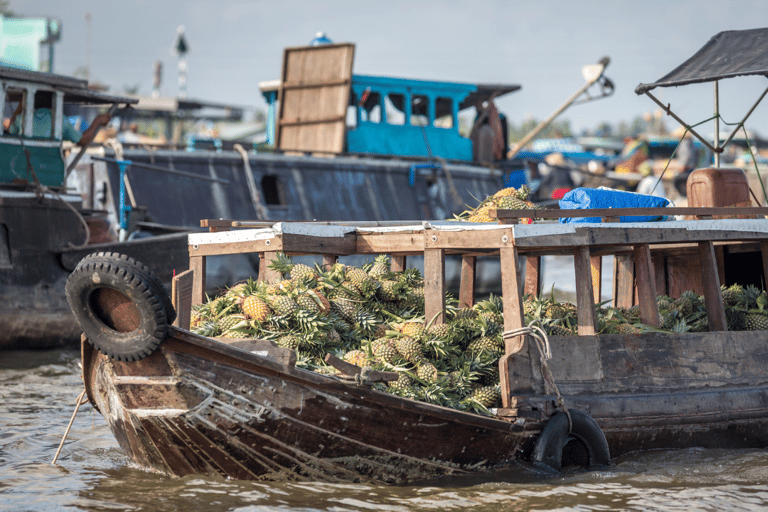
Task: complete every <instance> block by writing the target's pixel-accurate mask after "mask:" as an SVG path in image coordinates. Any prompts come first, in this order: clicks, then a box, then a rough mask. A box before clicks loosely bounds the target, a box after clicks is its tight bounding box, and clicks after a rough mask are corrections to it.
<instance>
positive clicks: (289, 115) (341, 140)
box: [275, 43, 355, 153]
mask: <svg viewBox="0 0 768 512" xmlns="http://www.w3.org/2000/svg"><path fill="white" fill-rule="evenodd" d="M354 48H355V47H354V45H352V44H347V43H345V44H329V45H321V46H308V47H297V48H286V49H285V51H284V53H283V65H282V73H281V83H280V87H279V88H278V97H279V98H280V109H279V112H278V115H277V123H276V130H275V137H276V147H277V149H279V150H281V151H297V152H319V153H341V152H343V151H344V146H345V142H346V126H345V124H346V114H347V106H348V105H349V95H350V85H349V84H350V83H351V80H352V61H353V58H354Z"/></svg>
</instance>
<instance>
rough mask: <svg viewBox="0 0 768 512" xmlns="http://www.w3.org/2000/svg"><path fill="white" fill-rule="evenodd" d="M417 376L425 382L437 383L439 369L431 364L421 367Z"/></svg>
mask: <svg viewBox="0 0 768 512" xmlns="http://www.w3.org/2000/svg"><path fill="white" fill-rule="evenodd" d="M416 376H417V377H418V378H420V379H421V380H423V381H425V382H437V368H435V365H433V364H432V363H429V362H424V363H422V364H421V365H419V368H418V369H417V370H416Z"/></svg>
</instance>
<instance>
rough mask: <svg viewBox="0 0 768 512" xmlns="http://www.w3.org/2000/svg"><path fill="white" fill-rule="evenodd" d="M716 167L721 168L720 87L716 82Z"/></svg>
mask: <svg viewBox="0 0 768 512" xmlns="http://www.w3.org/2000/svg"><path fill="white" fill-rule="evenodd" d="M714 84H715V167H720V152H719V151H717V150H718V149H720V86H719V84H718V82H717V80H715V82H714Z"/></svg>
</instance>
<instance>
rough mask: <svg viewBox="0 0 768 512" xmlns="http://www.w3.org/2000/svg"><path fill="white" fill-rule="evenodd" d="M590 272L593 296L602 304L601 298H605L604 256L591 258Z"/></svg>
mask: <svg viewBox="0 0 768 512" xmlns="http://www.w3.org/2000/svg"><path fill="white" fill-rule="evenodd" d="M589 271H590V273H591V274H592V294H593V295H594V296H595V300H596V301H597V302H600V298H601V297H602V296H603V288H602V284H603V283H602V281H603V257H602V256H598V255H595V256H592V255H590V256H589Z"/></svg>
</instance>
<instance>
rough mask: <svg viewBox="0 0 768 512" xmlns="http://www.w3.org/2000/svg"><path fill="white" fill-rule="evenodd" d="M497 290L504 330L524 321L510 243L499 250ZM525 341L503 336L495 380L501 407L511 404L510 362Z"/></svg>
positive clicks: (516, 258) (523, 323)
mask: <svg viewBox="0 0 768 512" xmlns="http://www.w3.org/2000/svg"><path fill="white" fill-rule="evenodd" d="M499 259H500V263H501V293H502V303H503V309H504V331H511V330H514V329H519V328H521V327H523V326H524V325H525V316H524V314H523V300H522V297H521V296H520V268H519V266H518V263H519V259H518V254H517V249H516V248H515V247H514V246H511V247H503V248H502V249H501V250H500V254H499ZM524 343H525V336H516V337H514V338H512V337H507V338H505V339H504V355H503V356H502V357H501V359H500V360H499V380H500V382H501V402H502V405H503V407H513V406H514V404H515V398H514V397H513V396H512V393H511V392H510V389H511V385H512V381H511V377H512V374H511V373H510V366H511V365H512V364H513V363H514V361H515V355H516V354H518V353H519V352H520V351H521V350H522V348H523V345H524Z"/></svg>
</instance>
